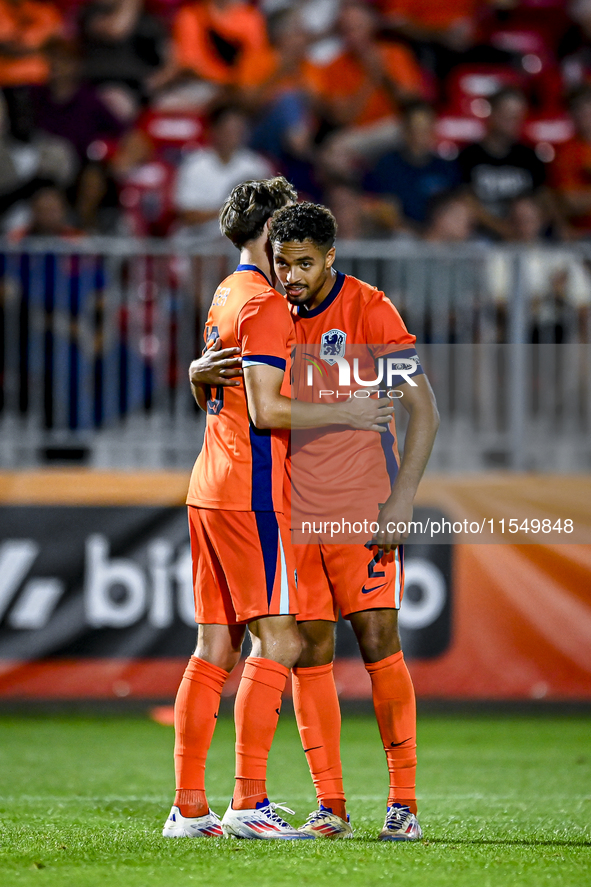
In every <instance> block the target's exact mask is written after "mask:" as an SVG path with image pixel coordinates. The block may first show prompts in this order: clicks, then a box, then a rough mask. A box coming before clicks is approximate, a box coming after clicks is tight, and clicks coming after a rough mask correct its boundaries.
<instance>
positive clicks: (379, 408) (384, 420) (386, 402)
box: [340, 397, 394, 432]
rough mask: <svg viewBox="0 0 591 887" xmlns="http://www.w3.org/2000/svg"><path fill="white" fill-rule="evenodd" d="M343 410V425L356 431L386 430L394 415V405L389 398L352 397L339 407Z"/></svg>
mask: <svg viewBox="0 0 591 887" xmlns="http://www.w3.org/2000/svg"><path fill="white" fill-rule="evenodd" d="M340 406H341V407H342V408H343V410H344V416H345V424H346V425H349V426H350V427H351V428H355V429H356V430H357V431H379V432H384V431H386V430H387V428H388V425H389V424H390V422H391V421H392V416H393V415H394V405H393V404H392V401H391V400H390V398H389V397H380V398H379V400H376V399H375V398H373V397H352V398H351V399H350V400H348V401H347V402H346V403H344V404H341V405H340Z"/></svg>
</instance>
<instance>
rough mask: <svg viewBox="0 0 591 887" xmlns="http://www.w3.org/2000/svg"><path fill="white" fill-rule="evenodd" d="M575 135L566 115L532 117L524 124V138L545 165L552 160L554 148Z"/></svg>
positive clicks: (554, 152)
mask: <svg viewBox="0 0 591 887" xmlns="http://www.w3.org/2000/svg"><path fill="white" fill-rule="evenodd" d="M574 134H575V128H574V125H573V122H572V120H571V119H570V117H568V116H567V115H566V114H557V115H556V116H554V117H534V118H530V119H529V120H528V121H527V123H526V124H525V129H524V133H523V135H524V137H525V139H526V141H528V142H530V143H531V144H532V145H533V146H534V148H535V149H536V154H537V155H538V157H539V158H540V160H543V161H544V162H545V163H550V162H551V161H552V160H554V156H555V154H556V151H555V146H556V145H561V144H562V143H563V142H567V141H568V140H569V139H570V138H572V137H573V135H574Z"/></svg>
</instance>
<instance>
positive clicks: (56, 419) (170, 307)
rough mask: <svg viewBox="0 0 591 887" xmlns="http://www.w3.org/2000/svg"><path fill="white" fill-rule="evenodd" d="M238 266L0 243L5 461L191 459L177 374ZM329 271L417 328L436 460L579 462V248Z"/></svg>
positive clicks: (386, 260)
mask: <svg viewBox="0 0 591 887" xmlns="http://www.w3.org/2000/svg"><path fill="white" fill-rule="evenodd" d="M236 260H237V254H236V252H235V250H231V249H229V248H228V247H227V246H226V245H225V244H223V243H221V242H220V243H215V244H211V245H206V246H203V245H194V246H191V247H189V246H185V245H181V244H176V243H174V242H173V241H148V240H145V241H136V240H130V239H113V238H91V239H84V240H80V241H76V242H73V241H66V240H59V241H56V240H51V239H36V240H35V241H22V242H21V243H19V244H11V243H6V242H4V243H0V346H1V353H0V468H2V469H20V468H31V467H40V466H44V465H47V464H50V463H60V464H64V463H70V464H76V463H78V464H85V465H88V466H90V467H94V468H115V469H119V468H121V469H134V468H135V469H138V468H154V469H158V468H162V469H169V468H188V467H189V466H190V465H191V464H192V462H193V460H194V458H195V454H196V452H197V451H198V449H199V446H200V442H201V438H202V434H203V427H204V421H203V417H202V416H200V415H199V412H198V410H197V408H196V407H195V405H194V403H193V400H192V397H191V394H190V391H189V386H188V383H187V368H188V366H189V363H190V362H191V360H193V359H194V358H195V357H196V356H197V355H198V354H199V353H200V352H201V348H202V329H203V324H204V321H205V317H206V314H207V309H208V306H209V303H210V301H211V297H212V294H213V292H214V290H215V288H216V286H217V285H218V283H219V281H220V280H221V279H222V278H223V277H224V276H226V275H227V274H228V273H230V272H231V271H232V270H233V268H234V267H235V265H236ZM337 266H338V268H339V269H340V270H342V271H344V272H346V273H350V274H354V275H355V276H357V277H360V278H361V279H363V280H366V281H368V282H370V283H372V284H374V285H375V286H377V287H378V288H379V289H382V290H383V291H384V292H385V293H386V295H387V296H388V297H389V298H390V299H391V300H392V301H393V302H394V304H395V305H396V307H397V308H398V309H399V311H400V313H401V314H402V317H403V318H404V320H405V322H406V324H407V326H408V328H409V329H410V330H411V332H413V333H414V334H415V335H416V336H417V342H418V345H419V353H420V354H421V357H422V360H423V363H424V364H425V367H426V369H427V372H428V374H429V378H430V380H431V382H432V384H433V387H434V389H435V392H436V396H437V401H438V405H439V410H440V413H441V419H442V421H441V429H440V432H439V435H438V439H437V442H436V446H435V451H434V453H433V456H432V459H431V462H430V470H431V471H438V472H465V471H482V470H490V469H495V468H502V469H513V470H534V471H542V472H581V471H587V470H588V469H589V468H590V467H591V344H590V343H591V335H590V333H591V248H586V247H582V246H577V247H569V248H565V247H564V246H561V247H551V246H535V247H527V248H526V247H510V248H509V247H506V248H505V247H503V248H501V247H491V246H485V245H480V244H475V245H465V246H451V247H450V246H431V245H426V244H421V243H402V242H389V241H387V242H386V241H381V242H378V241H369V242H358V243H356V242H350V243H342V244H339V245H338V260H337ZM421 346H422V347H421ZM427 346H428V347H427ZM402 423H404V415H403V416H402Z"/></svg>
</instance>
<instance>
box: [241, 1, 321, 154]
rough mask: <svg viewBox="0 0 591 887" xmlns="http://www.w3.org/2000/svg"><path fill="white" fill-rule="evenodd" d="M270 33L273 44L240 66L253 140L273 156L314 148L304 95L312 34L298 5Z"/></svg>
mask: <svg viewBox="0 0 591 887" xmlns="http://www.w3.org/2000/svg"><path fill="white" fill-rule="evenodd" d="M272 37H273V45H272V46H270V47H269V48H268V49H266V50H262V51H261V52H259V53H257V55H256V56H254V55H247V56H246V57H245V58H244V59H243V61H242V62H241V64H240V67H239V73H238V85H239V87H240V92H241V99H242V101H243V103H244V105H245V107H246V108H247V109H248V111H249V112H250V113H253V114H254V115H255V119H256V121H257V122H256V126H255V132H254V134H253V139H252V141H251V143H252V145H253V147H254V148H255V149H257V150H261V151H263V150H264V151H267V152H268V153H269V154H272V155H273V156H275V157H278V156H280V155H281V154H282V153H283V151H284V150H288V151H289V152H290V153H293V154H296V155H297V154H305V153H307V152H308V150H309V148H310V125H309V119H308V113H307V104H306V97H305V85H306V73H305V72H306V71H308V70H309V68H310V63H309V62H308V61H307V58H306V51H307V49H308V45H309V36H308V33H307V31H306V30H305V29H304V27H303V24H302V20H301V16H300V13H299V10H295V11H288V12H285V13H282V14H280V15H278V16H277V17H276V18H275V20H274V22H273V26H272Z"/></svg>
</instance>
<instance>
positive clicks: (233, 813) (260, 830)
mask: <svg viewBox="0 0 591 887" xmlns="http://www.w3.org/2000/svg"><path fill="white" fill-rule="evenodd" d="M276 810H285V812H286V813H292V814H293V812H294V811H293V810H290V809H289V807H284V806H283V805H282V804H273V803H271V802H270V801H267V800H265V801H263V802H262V803H261V802H260V803H259V804H257V806H256V808H255V809H254V810H234V808H233V807H232V803H231V802H230V806H229V807H228V809H227V810H226V812H225V813H224V816H223V818H222V829H223V832H224V837H226V838H255V839H258V840H263V841H268V840H272V841H273V840H284V841H298V840H302V839H306V838H313V837H314V835H305V834H302V832H300V831H298V829H297V828H294V827H293V826H292V825H290V824H289V822H286V821H285V820H284V819H282V818H281V817H280V816H279V815H278V814H277V813H276V812H275V811H276Z"/></svg>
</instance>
